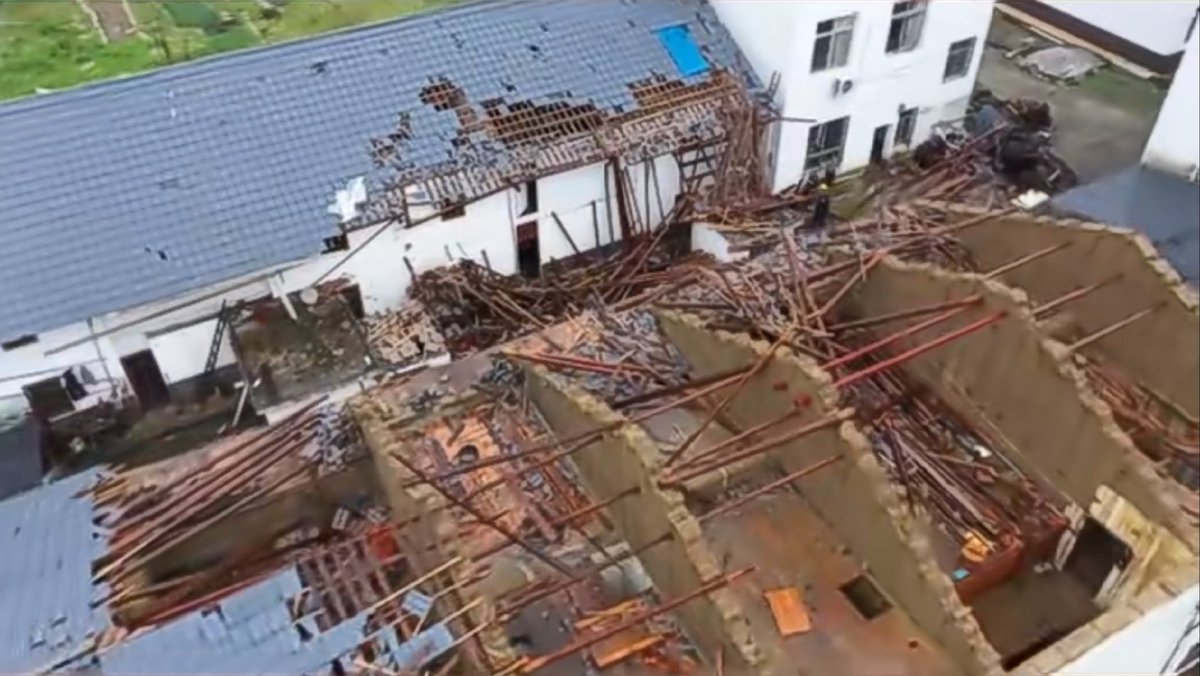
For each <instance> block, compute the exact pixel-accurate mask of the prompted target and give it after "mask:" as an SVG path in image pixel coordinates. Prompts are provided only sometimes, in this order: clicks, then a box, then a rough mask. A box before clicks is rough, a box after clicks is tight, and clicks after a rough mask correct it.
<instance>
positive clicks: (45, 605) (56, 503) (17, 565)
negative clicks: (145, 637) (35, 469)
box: [0, 471, 108, 673]
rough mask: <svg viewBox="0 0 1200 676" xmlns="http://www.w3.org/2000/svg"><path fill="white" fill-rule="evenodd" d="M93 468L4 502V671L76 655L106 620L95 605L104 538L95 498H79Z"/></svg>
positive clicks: (0, 562) (0, 627) (0, 578)
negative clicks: (95, 575)
mask: <svg viewBox="0 0 1200 676" xmlns="http://www.w3.org/2000/svg"><path fill="white" fill-rule="evenodd" d="M95 478H96V474H95V472H94V471H89V472H82V473H80V474H75V475H73V476H70V477H68V478H66V479H63V480H61V481H56V482H54V483H51V484H48V485H46V486H43V487H40V488H37V489H34V490H31V491H28V492H26V493H23V494H21V495H18V496H15V497H12V498H9V499H8V500H5V501H3V502H0V552H3V555H0V672H2V673H29V672H33V671H35V670H39V669H42V668H49V667H51V666H53V665H54V664H56V663H57V662H58V661H60V660H65V659H67V658H68V657H69V656H71V655H73V654H75V653H77V652H78V651H79V648H80V646H81V645H82V644H83V643H84V641H85V640H86V639H88V637H89V635H90V634H92V633H94V632H98V631H99V630H101V629H103V628H104V627H105V626H107V624H108V617H107V613H106V612H105V610H104V608H103V607H102V606H101V607H98V608H94V609H93V608H92V607H91V602H92V600H93V599H97V598H100V597H102V596H103V595H104V593H105V590H106V587H103V586H93V585H92V561H93V560H94V559H95V558H96V557H98V556H100V555H101V554H102V553H103V552H104V549H105V548H106V546H107V540H106V539H105V538H104V537H102V536H101V535H100V534H99V533H96V532H94V531H95V529H94V528H93V527H92V518H93V516H94V514H93V510H92V501H91V500H90V499H88V498H77V497H74V496H75V494H76V493H78V492H79V491H81V490H83V489H85V488H87V487H88V486H90V485H91V484H92V483H93V482H94V481H95Z"/></svg>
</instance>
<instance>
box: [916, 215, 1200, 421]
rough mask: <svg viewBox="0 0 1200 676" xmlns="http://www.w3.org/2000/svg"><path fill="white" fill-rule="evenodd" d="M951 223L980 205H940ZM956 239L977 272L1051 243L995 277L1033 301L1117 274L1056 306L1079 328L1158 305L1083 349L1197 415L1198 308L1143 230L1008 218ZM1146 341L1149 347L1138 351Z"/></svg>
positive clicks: (1093, 328) (1199, 363) (969, 230)
mask: <svg viewBox="0 0 1200 676" xmlns="http://www.w3.org/2000/svg"><path fill="white" fill-rule="evenodd" d="M934 204H937V205H938V207H939V208H945V209H947V210H948V213H950V215H951V221H952V222H953V221H961V220H965V219H967V218H971V217H975V216H978V215H979V214H982V213H986V212H987V210H986V209H983V208H973V207H967V206H951V205H946V204H942V203H934ZM956 236H957V237H958V239H959V240H961V241H962V243H963V244H964V245H965V246H966V247H967V249H968V250H970V252H971V255H972V256H973V257H974V259H975V261H976V262H977V263H978V264H979V269H981V270H991V269H994V268H996V267H998V266H1000V265H1003V264H1004V263H1007V262H1009V261H1012V260H1015V259H1018V258H1020V257H1022V256H1026V255H1028V254H1031V253H1033V252H1036V251H1039V250H1042V249H1046V248H1048V247H1051V246H1055V245H1059V244H1068V246H1067V247H1066V248H1064V249H1061V250H1059V251H1056V252H1054V253H1052V254H1050V255H1048V256H1046V257H1044V258H1041V259H1039V260H1036V261H1033V262H1031V263H1028V264H1026V265H1023V266H1021V267H1018V268H1017V269H1015V270H1012V271H1011V272H1007V273H1005V274H1004V275H1002V276H1001V277H1000V279H1002V280H1003V281H1004V282H1005V283H1006V284H1008V285H1010V286H1014V287H1017V288H1020V289H1023V290H1024V291H1025V292H1026V293H1027V294H1028V295H1029V298H1030V299H1031V300H1032V301H1033V303H1034V304H1035V305H1036V304H1038V303H1044V302H1046V301H1049V300H1053V299H1054V298H1057V297H1059V296H1061V295H1062V294H1064V293H1067V292H1069V291H1072V290H1075V289H1077V288H1080V287H1084V286H1088V285H1090V284H1094V283H1097V282H1100V281H1103V280H1106V279H1109V278H1112V277H1114V276H1117V275H1119V276H1120V279H1119V280H1118V281H1116V282H1115V283H1113V284H1110V285H1108V286H1106V287H1104V288H1101V289H1096V290H1095V291H1092V292H1091V293H1089V294H1087V295H1086V296H1084V297H1082V298H1079V299H1077V300H1073V301H1071V302H1070V303H1069V304H1068V305H1067V306H1065V311H1066V312H1069V313H1070V315H1071V316H1072V318H1074V319H1075V320H1076V322H1078V324H1079V326H1080V327H1081V329H1082V330H1083V331H1084V332H1085V333H1091V332H1093V331H1097V330H1099V329H1102V328H1104V327H1106V326H1109V325H1111V324H1114V323H1116V322H1117V321H1120V320H1121V319H1124V318H1126V317H1128V316H1130V315H1132V314H1134V313H1136V312H1140V311H1142V310H1145V309H1147V308H1150V307H1155V306H1159V307H1158V309H1157V310H1155V311H1154V312H1153V313H1151V314H1150V315H1149V316H1146V317H1143V318H1142V319H1139V320H1137V322H1136V323H1134V324H1132V325H1130V326H1128V327H1126V328H1124V329H1121V330H1119V331H1117V332H1115V333H1113V334H1111V335H1108V336H1106V337H1104V338H1102V339H1100V340H1099V341H1097V342H1096V343H1094V344H1093V346H1092V347H1091V348H1089V349H1090V350H1095V351H1096V353H1097V354H1099V355H1100V356H1102V357H1104V358H1106V359H1107V360H1109V361H1111V362H1114V363H1116V364H1118V365H1120V367H1121V369H1122V370H1123V371H1124V372H1125V373H1126V374H1128V376H1130V377H1132V378H1133V379H1135V380H1137V381H1138V382H1140V383H1142V384H1143V385H1146V386H1148V387H1150V388H1152V389H1154V390H1156V391H1157V392H1159V393H1161V394H1162V395H1164V396H1166V397H1167V398H1169V399H1170V400H1171V401H1173V402H1175V403H1176V404H1178V405H1179V406H1180V407H1182V408H1183V409H1184V410H1185V411H1187V413H1188V414H1189V415H1191V416H1192V417H1193V418H1196V417H1200V387H1197V386H1196V383H1197V380H1198V379H1200V314H1198V313H1197V301H1196V293H1195V291H1193V290H1192V289H1190V288H1189V287H1188V286H1187V285H1186V284H1185V283H1184V282H1183V280H1182V279H1181V278H1180V276H1179V273H1177V272H1176V271H1175V270H1174V268H1172V267H1171V266H1170V264H1169V263H1167V262H1166V261H1165V260H1163V259H1162V258H1161V257H1159V255H1158V252H1157V251H1156V250H1155V248H1154V245H1153V244H1152V243H1151V242H1150V241H1149V240H1148V239H1146V237H1145V236H1143V235H1141V234H1139V233H1135V232H1132V231H1129V230H1123V229H1119V228H1112V227H1109V226H1105V225H1100V224H1095V223H1083V222H1080V221H1075V220H1063V219H1053V218H1048V217H1037V218H1035V217H1031V216H1028V215H1022V214H1013V215H1009V216H1004V217H1001V218H996V219H992V220H988V221H984V222H982V223H980V224H978V225H973V226H971V227H968V228H965V229H963V230H961V231H959V232H957V233H956ZM1148 345H1152V346H1154V348H1153V349H1147V346H1148Z"/></svg>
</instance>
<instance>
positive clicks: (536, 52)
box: [529, 45, 542, 54]
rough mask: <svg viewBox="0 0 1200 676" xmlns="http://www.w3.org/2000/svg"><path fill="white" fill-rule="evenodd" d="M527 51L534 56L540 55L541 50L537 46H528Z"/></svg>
mask: <svg viewBox="0 0 1200 676" xmlns="http://www.w3.org/2000/svg"><path fill="white" fill-rule="evenodd" d="M529 51H531V52H533V53H534V54H541V53H542V48H541V47H538V46H537V45H529Z"/></svg>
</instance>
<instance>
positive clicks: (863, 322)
mask: <svg viewBox="0 0 1200 676" xmlns="http://www.w3.org/2000/svg"><path fill="white" fill-rule="evenodd" d="M980 300H982V296H979V295H974V296H971V297H969V298H965V299H963V300H955V301H951V302H949V303H937V304H935V305H922V306H921V307H917V308H913V309H911V310H900V311H899V312H889V313H887V314H882V315H879V316H877V317H867V318H865V319H855V320H853V321H849V322H842V323H841V324H834V325H833V326H830V327H829V330H830V331H850V330H852V329H865V328H869V327H872V326H878V325H880V324H887V323H889V322H895V321H899V320H901V319H912V318H913V317H920V316H922V315H927V314H933V313H934V312H940V311H942V310H952V309H954V308H959V307H964V306H967V305H976V304H978V303H979V301H980Z"/></svg>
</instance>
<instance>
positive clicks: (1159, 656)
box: [1058, 586, 1200, 676]
mask: <svg viewBox="0 0 1200 676" xmlns="http://www.w3.org/2000/svg"><path fill="white" fill-rule="evenodd" d="M1198 604H1200V586H1196V587H1192V588H1191V589H1188V590H1186V591H1184V592H1183V593H1182V594H1180V595H1179V596H1177V597H1175V598H1173V599H1171V600H1170V601H1167V602H1166V603H1164V604H1163V605H1161V606H1159V607H1158V608H1155V609H1154V610H1151V611H1150V612H1149V613H1146V614H1145V615H1143V616H1142V617H1140V618H1138V619H1137V620H1135V621H1134V622H1133V623H1132V624H1130V625H1129V626H1127V627H1125V628H1124V629H1122V630H1121V631H1119V632H1117V633H1115V634H1113V635H1111V636H1109V637H1108V638H1106V639H1104V640H1103V641H1101V642H1100V643H1099V644H1097V645H1096V646H1094V647H1093V648H1092V649H1091V650H1089V651H1088V652H1086V653H1084V654H1083V656H1082V657H1080V658H1078V659H1076V660H1075V661H1074V662H1071V663H1070V664H1068V665H1067V666H1066V667H1064V668H1063V669H1061V670H1060V671H1059V672H1058V673H1059V674H1061V675H1063V676H1074V675H1078V676H1083V675H1084V674H1088V675H1092V676H1095V675H1098V674H1113V675H1114V676H1115V675H1116V674H1175V673H1178V672H1179V671H1180V670H1182V669H1183V668H1184V667H1187V666H1188V665H1187V664H1184V663H1183V662H1182V660H1183V658H1184V656H1185V655H1186V653H1187V651H1188V649H1189V648H1191V647H1192V645H1194V644H1195V643H1196V642H1197V641H1200V626H1197V625H1195V624H1194V621H1195V618H1196V613H1197V605H1198ZM1189 624H1191V627H1190V629H1189Z"/></svg>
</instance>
